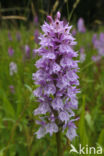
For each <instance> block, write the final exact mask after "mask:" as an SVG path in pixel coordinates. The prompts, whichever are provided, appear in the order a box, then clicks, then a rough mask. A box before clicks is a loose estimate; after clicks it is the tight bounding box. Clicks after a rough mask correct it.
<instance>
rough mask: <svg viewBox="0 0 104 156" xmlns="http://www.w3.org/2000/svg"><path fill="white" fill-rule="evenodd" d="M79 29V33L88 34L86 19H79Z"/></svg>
mask: <svg viewBox="0 0 104 156" xmlns="http://www.w3.org/2000/svg"><path fill="white" fill-rule="evenodd" d="M77 27H78V31H79V32H81V33H85V32H86V28H85V25H84V19H83V18H79V20H78V23H77Z"/></svg>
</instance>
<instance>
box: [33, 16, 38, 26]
mask: <svg viewBox="0 0 104 156" xmlns="http://www.w3.org/2000/svg"><path fill="white" fill-rule="evenodd" d="M34 23H35V25H36V26H37V25H38V24H39V21H38V16H37V15H36V16H35V17H34Z"/></svg>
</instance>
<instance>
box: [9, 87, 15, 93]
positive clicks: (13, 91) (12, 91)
mask: <svg viewBox="0 0 104 156" xmlns="http://www.w3.org/2000/svg"><path fill="white" fill-rule="evenodd" d="M9 89H10V92H11V93H12V94H14V93H15V89H14V86H13V85H10V86H9Z"/></svg>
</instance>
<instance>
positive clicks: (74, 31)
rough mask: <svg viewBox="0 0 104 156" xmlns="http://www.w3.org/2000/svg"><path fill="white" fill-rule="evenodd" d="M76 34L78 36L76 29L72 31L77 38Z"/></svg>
mask: <svg viewBox="0 0 104 156" xmlns="http://www.w3.org/2000/svg"><path fill="white" fill-rule="evenodd" d="M76 34H77V30H76V29H75V28H74V29H73V30H72V35H73V36H76Z"/></svg>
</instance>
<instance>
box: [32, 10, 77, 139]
mask: <svg viewBox="0 0 104 156" xmlns="http://www.w3.org/2000/svg"><path fill="white" fill-rule="evenodd" d="M60 16H61V14H60V13H59V12H58V13H57V15H56V18H55V20H53V19H52V17H50V16H48V19H49V24H48V23H47V22H45V23H44V24H43V25H42V31H43V34H41V35H40V37H39V39H40V42H39V44H40V48H39V49H35V50H34V53H35V54H38V55H39V56H40V59H39V60H38V61H37V62H36V64H35V66H36V67H37V69H38V70H37V72H36V73H33V80H34V83H35V84H36V85H39V87H38V88H37V89H36V90H35V91H34V92H33V94H34V96H35V97H36V98H37V100H38V102H39V107H38V108H36V109H35V111H34V115H41V117H40V118H39V120H38V121H37V124H38V125H40V129H39V130H38V131H37V132H36V133H35V134H36V135H37V138H41V137H43V136H44V135H46V134H47V133H49V134H50V135H52V134H53V133H57V132H58V131H60V129H61V130H62V131H65V132H66V136H67V137H68V138H69V139H70V140H72V139H74V138H75V136H77V134H76V126H75V124H74V121H75V120H77V119H72V117H73V118H74V116H75V114H74V112H73V110H74V109H77V108H78V100H77V96H76V94H77V93H79V89H77V86H78V85H79V81H78V76H77V71H78V69H79V67H78V61H77V60H75V58H76V57H77V56H78V54H77V52H75V51H74V50H73V46H74V45H76V42H75V38H74V37H73V36H72V35H71V33H70V29H71V26H69V25H68V23H66V24H65V22H64V21H60ZM42 123H44V124H42Z"/></svg>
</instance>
